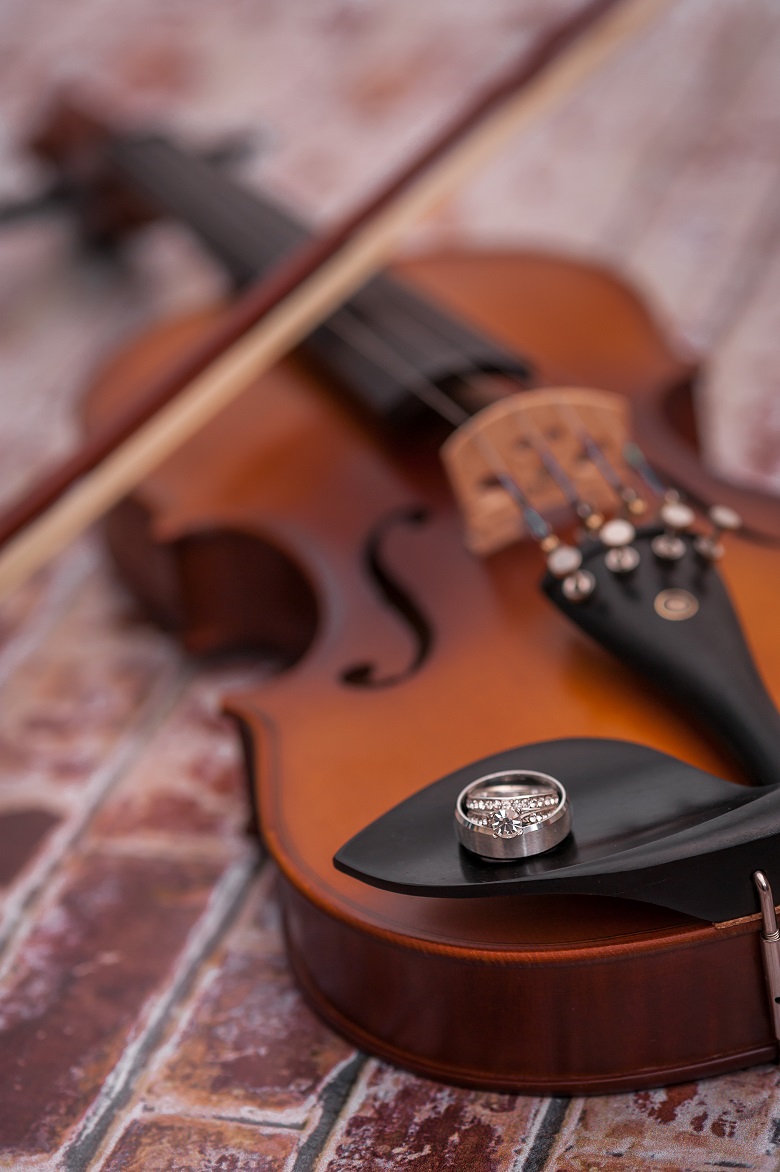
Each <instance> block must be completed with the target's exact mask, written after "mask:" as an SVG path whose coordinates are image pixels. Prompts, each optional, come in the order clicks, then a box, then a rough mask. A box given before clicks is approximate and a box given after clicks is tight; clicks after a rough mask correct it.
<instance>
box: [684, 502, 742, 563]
mask: <svg viewBox="0 0 780 1172" xmlns="http://www.w3.org/2000/svg"><path fill="white" fill-rule="evenodd" d="M707 515H708V516H709V519H710V521H712V525H713V529H712V532H711V533H707V534H705V535H704V536H703V537H697V538H696V541H695V542H694V546H695V549H696V552H697V553H698V554H700V555H701V557H703V558H706V559H707V561H708V562H717V561H719V560H720V559H721V558H722V557H723V552H724V551H723V545H722V544H721V541H720V537H721V535H722V534H723V533H735V532H736V531H737V529H741V528H742V518H741V517H740V515H739V513H738V512H737V511H736V509H732V508H730V507H729V506H728V505H713V506H712V508H711V509H710V510H709V512H708V514H707Z"/></svg>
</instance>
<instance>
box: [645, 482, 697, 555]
mask: <svg viewBox="0 0 780 1172" xmlns="http://www.w3.org/2000/svg"><path fill="white" fill-rule="evenodd" d="M661 520H662V521H663V523H664V525H665V526H666V531H665V532H664V533H659V534H658V536H657V537H654V538H653V540H652V541H651V543H650V548H651V549H652V551H653V553H654V554H655V556H656V557H658V558H661V559H662V560H663V561H666V562H676V561H677V560H678V559H679V558H681V557H682V556H683V554H684V553H685V542H684V541H683V539H682V537H681V536H680V534H681V533H688V532H689V530H690V529H691V527H692V525H693V523H694V521H695V520H696V514H695V513H694V511H693V509H692V508H691V507H690V505H686V504H684V503H683V501H681V500H675V499H673V498H672V499H669V500H667V501H665V503H664V504H663V505H661Z"/></svg>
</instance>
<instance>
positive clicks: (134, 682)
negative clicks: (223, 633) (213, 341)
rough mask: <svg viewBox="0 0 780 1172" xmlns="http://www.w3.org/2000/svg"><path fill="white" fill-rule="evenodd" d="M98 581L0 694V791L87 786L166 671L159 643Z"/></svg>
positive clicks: (167, 656) (167, 653) (166, 652)
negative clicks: (127, 619)
mask: <svg viewBox="0 0 780 1172" xmlns="http://www.w3.org/2000/svg"><path fill="white" fill-rule="evenodd" d="M122 618H123V616H122V613H121V607H120V605H119V603H118V601H117V599H116V597H115V595H114V593H113V591H112V588H111V587H109V585H108V583H107V582H106V581H105V580H104V579H103V578H102V577H101V576H100V575H96V576H95V577H93V578H92V579H91V580H90V581H89V582H88V583H86V584H85V585H84V587H83V589H82V590H81V592H80V594H79V597H78V600H77V602H76V603H75V604H74V606H73V607H72V608H71V610H70V611H69V612H68V613H67V614H66V615H65V617H64V618H63V620H62V621H61V622H60V623H58V625H57V626H56V628H55V630H54V631H53V632H52V633H51V634H50V636H49V637H48V638H47V639H46V641H45V643H43V644H42V646H40V647H39V648H37V649H36V650H35V652H34V653H33V654H32V655H31V656H30V657H29V659H27V660H26V661H25V662H24V663H23V665H22V666H21V667H19V668H18V669H17V670H16V671H15V672H14V674H13V676H12V677H11V679H10V680H9V681H8V682H7V683H6V685H5V686H4V688H3V690H2V694H0V788H1V789H3V790H6V791H9V790H12V789H18V788H20V787H21V788H23V789H24V790H25V792H26V791H28V790H29V786H30V785H31V784H33V783H34V784H36V785H40V784H41V783H48V784H55V785H57V786H59V787H62V786H65V785H66V786H68V787H69V788H75V787H78V786H79V785H83V784H84V783H85V782H87V781H89V780H91V778H92V776H93V775H94V772H95V770H96V769H97V768H98V767H99V766H101V765H102V764H103V763H104V762H105V760H106V757H107V754H108V753H109V752H110V751H111V749H112V748H113V747H114V746H115V745H116V744H117V742H118V740H119V739H120V737H121V736H122V735H123V734H125V733H126V732H127V730H128V726H129V725H131V723H132V721H133V719H134V718H135V717H136V716H137V714H138V713H139V711H140V710H141V709H142V707H143V705H144V704H145V703H146V702H147V700H148V698H149V694H150V692H151V691H152V689H153V688H154V686H155V683H156V682H157V681H158V680H159V678H160V675H161V672H162V671H163V670H164V669H166V668H169V665H170V663H171V660H172V656H171V650H170V648H169V647H168V646H167V645H166V643H165V641H164V640H163V639H162V638H161V636H159V635H158V634H156V633H155V632H153V631H151V629H150V628H147V627H142V626H140V624H138V622H137V621H135V622H134V623H132V625H131V626H130V627H129V628H125V629H123V627H122V623H121V620H122Z"/></svg>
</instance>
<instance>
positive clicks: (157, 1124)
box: [101, 1115, 299, 1172]
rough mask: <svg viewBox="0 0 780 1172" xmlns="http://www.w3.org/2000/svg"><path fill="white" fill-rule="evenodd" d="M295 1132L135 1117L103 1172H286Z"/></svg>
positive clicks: (296, 1136) (293, 1149)
mask: <svg viewBox="0 0 780 1172" xmlns="http://www.w3.org/2000/svg"><path fill="white" fill-rule="evenodd" d="M298 1139H299V1137H298V1135H296V1134H295V1132H292V1133H291V1132H287V1133H279V1132H267V1131H261V1130H260V1128H258V1127H247V1126H246V1125H245V1124H240V1123H234V1122H230V1123H228V1122H225V1121H221V1120H220V1121H217V1120H211V1121H205V1120H202V1119H188V1118H181V1117H178V1118H177V1117H175V1116H173V1117H172V1116H165V1115H162V1116H157V1117H152V1118H141V1119H134V1120H133V1121H132V1122H131V1123H130V1125H129V1126H128V1128H127V1130H126V1131H125V1133H124V1135H122V1136H121V1137H120V1139H119V1141H118V1142H117V1144H116V1146H115V1147H114V1149H113V1151H112V1152H111V1154H110V1155H109V1157H108V1159H107V1160H106V1162H105V1163H104V1164H103V1165H102V1166H101V1167H102V1172H174V1170H175V1172H282V1169H283V1168H285V1166H286V1162H287V1160H288V1159H289V1158H290V1156H291V1155H292V1153H293V1152H294V1151H295V1149H296V1147H297V1145H298Z"/></svg>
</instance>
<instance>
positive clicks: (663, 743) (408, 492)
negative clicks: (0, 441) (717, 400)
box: [84, 254, 780, 1092]
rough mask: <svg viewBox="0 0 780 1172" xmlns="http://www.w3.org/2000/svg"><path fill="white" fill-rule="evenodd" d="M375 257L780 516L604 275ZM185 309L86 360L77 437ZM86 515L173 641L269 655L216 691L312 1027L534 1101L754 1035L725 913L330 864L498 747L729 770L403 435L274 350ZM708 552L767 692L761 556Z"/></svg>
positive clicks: (764, 560) (537, 265)
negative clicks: (409, 888)
mask: <svg viewBox="0 0 780 1172" xmlns="http://www.w3.org/2000/svg"><path fill="white" fill-rule="evenodd" d="M400 273H401V276H402V277H404V278H405V279H407V280H408V281H410V282H412V283H414V284H416V285H418V286H419V287H420V288H421V289H423V290H424V291H425V292H426V293H428V294H430V295H435V296H437V297H439V298H441V300H442V301H443V302H444V303H445V305H447V304H449V306H450V307H451V308H453V309H456V310H458V311H459V312H460V313H463V314H464V315H466V316H467V318H468V319H469V320H470V321H471V322H472V323H473V324H475V325H477V326H480V327H482V328H484V329H486V330H487V331H489V332H490V333H491V334H493V335H494V336H496V337H497V338H498V339H499V340H501V341H502V342H504V343H505V344H509V345H511V346H513V347H514V348H516V350H517V351H518V352H521V353H523V354H529V355H531V356H532V360H533V363H534V367H535V370H536V372H537V384H538V385H541V386H545V385H555V384H556V383H561V382H564V383H566V384H568V385H582V386H595V387H600V388H603V389H607V390H614V391H619V392H621V393H623V394H626V395H628V396H630V397H631V403H632V408H633V410H634V414H635V419H636V423H637V434H638V438H639V439H640V441H642V442H643V444H644V446H645V448H646V450H647V452H648V455H649V456H650V458H651V460H652V462H653V463H655V464H657V465H659V466H660V467H664V465H665V462H666V461H671V462H672V463H673V465H674V469H673V472H674V480H675V481H676V483H678V484H681V485H682V486H684V487H688V489H689V491H690V492H691V493H692V494H693V495H694V496H696V497H697V498H699V499H703V500H705V501H712V500H715V499H720V500H725V501H726V502H727V503H733V504H735V505H736V506H737V507H738V508H740V510H741V511H742V512H743V514H745V516H746V520H747V521H748V525H749V526H750V528H752V529H753V530H755V531H759V532H761V533H763V534H764V535H765V536H766V535H772V534H776V533H778V532H780V504H778V503H777V502H772V501H771V500H769V499H768V498H762V497H761V496H760V495H759V494H753V493H745V492H742V491H739V490H733V491H731V490H729V489H728V488H726V487H725V486H723V485H717V483H716V482H715V481H714V480H713V479H712V478H711V477H710V476H709V475H708V474H707V473H706V472H705V471H704V470H703V469H702V468H701V465H700V462H699V460H698V457H697V454H696V452H695V449H693V448H692V447H690V446H689V444H688V443H687V441H686V440H685V438H684V437H683V436H682V435H681V434H679V433H676V432H674V431H673V430H672V429H671V427H670V426H669V425H668V419H669V418H671V417H672V416H673V415H674V409H675V404H679V402H680V400H681V396H682V395H683V394H684V393H685V392H686V391H689V389H690V382H691V377H692V373H693V371H692V367H691V365H690V364H689V363H687V362H686V361H684V360H683V359H681V358H680V357H679V356H678V355H677V354H675V353H674V352H673V351H672V350H671V349H670V348H669V347H668V345H667V344H666V343H665V342H664V340H663V337H662V335H661V333H660V331H659V330H658V328H657V326H656V325H655V323H654V322H653V321H652V319H651V318H650V316H649V315H648V314H647V312H646V311H645V310H644V309H643V308H642V307H641V305H640V304H639V302H638V301H637V300H636V299H635V298H634V297H633V296H632V295H631V294H630V293H629V291H627V290H626V289H625V287H623V286H622V285H621V284H620V283H619V282H618V281H617V280H615V279H614V278H613V277H611V276H610V275H609V274H606V273H602V272H599V271H598V270H594V269H589V268H586V267H585V266H580V265H577V264H574V263H570V262H565V261H561V260H555V259H551V258H545V257H541V256H533V255H531V256H523V255H518V256H503V255H490V254H489V255H485V256H480V255H473V256H469V255H460V254H449V255H445V256H442V257H438V258H426V259H420V260H415V261H413V262H409V263H408V264H407V265H405V266H403V267H402V268H401V269H400ZM215 312H219V311H215ZM207 316H208V315H202V316H201V317H195V318H192V319H188V320H186V321H181V322H176V323H170V324H168V325H166V326H163V327H161V328H159V329H158V330H156V331H155V332H154V333H152V334H151V335H149V336H147V337H146V338H145V339H143V340H142V341H141V342H139V343H138V344H136V345H135V346H134V347H132V348H130V349H129V350H128V351H126V352H125V353H124V354H123V355H121V356H120V357H119V358H118V359H116V360H115V361H114V362H113V363H112V364H111V365H110V366H109V367H107V368H106V369H105V370H104V371H103V372H102V374H101V375H100V377H99V378H98V379H97V380H96V381H95V383H94V385H93V387H92V388H91V391H90V393H89V395H88V397H87V399H86V402H85V407H84V418H85V426H86V428H87V430H88V431H89V429H90V428H92V427H96V426H98V425H99V424H100V423H101V422H103V421H105V419H106V418H107V417H110V414H111V412H112V411H114V410H117V409H119V408H120V407H121V406H122V405H123V403H125V402H126V401H127V397H128V396H132V395H133V394H134V393H136V392H137V389H138V388H139V387H140V386H142V385H143V382H144V379H145V378H146V376H147V374H148V373H149V372H150V371H151V370H153V369H155V368H156V367H157V366H159V364H160V363H164V362H166V361H168V360H169V359H172V358H174V357H175V356H176V355H177V353H178V352H179V350H180V348H182V347H185V346H186V345H187V344H188V343H189V342H190V341H191V340H192V338H193V337H194V336H196V335H197V332H198V331H199V330H200V329H201V328H202V326H203V323H204V321H205V320H206V318H207ZM650 419H652V420H654V423H653V424H652V426H651V425H650V424H649V420H650ZM643 421H645V422H646V423H647V426H643ZM670 471H671V470H670ZM108 535H109V540H110V543H111V547H112V550H113V552H114V555H115V557H116V559H117V562H118V563H119V565H120V568H121V569H122V570H123V572H124V573H125V575H126V577H127V578H128V580H129V581H130V583H131V584H132V585H133V587H134V588H135V590H136V592H137V594H138V596H139V597H140V598H141V600H142V601H143V602H144V603H145V604H146V605H147V606H148V607H149V609H150V610H151V611H152V612H153V613H154V614H155V615H156V616H158V617H159V618H161V619H162V620H163V621H164V622H166V623H167V624H168V625H169V626H173V627H175V628H177V629H178V630H179V631H180V632H181V633H182V635H183V637H184V640H185V642H186V643H187V645H188V646H189V647H191V648H192V649H193V650H196V651H206V652H210V651H218V650H225V649H232V648H237V647H247V646H255V647H258V648H262V649H263V650H265V651H266V652H268V651H270V652H271V653H273V654H274V655H276V656H277V657H278V659H279V662H280V664H282V665H284V666H285V668H286V670H284V671H281V672H280V673H279V674H278V675H277V676H276V677H275V678H274V679H272V680H271V681H269V682H268V683H267V684H265V685H263V686H262V687H258V688H257V689H255V690H253V691H251V692H247V693H244V694H242V695H238V696H233V697H229V698H228V699H227V702H226V703H227V708H228V710H229V711H230V712H231V713H232V714H233V715H234V716H235V717H236V719H237V720H238V722H239V726H240V728H241V730H242V734H243V739H244V744H245V746H246V757H247V765H248V771H249V775H250V777H251V788H252V794H253V802H254V805H255V809H256V812H257V820H258V827H259V831H260V834H261V836H262V838H263V840H264V842H265V843H266V845H267V847H268V849H269V851H270V853H271V854H272V856H273V858H274V859H275V861H276V863H277V864H278V867H279V870H280V873H281V879H280V893H281V902H282V910H283V917H284V927H285V935H286V939H287V944H288V950H289V955H290V959H291V963H292V966H293V969H294V971H295V974H296V977H297V979H298V981H299V984H300V985H301V988H302V989H303V990H304V992H305V994H306V995H307V997H308V998H309V1000H310V1002H311V1003H312V1004H313V1005H314V1007H315V1008H316V1009H317V1010H318V1012H320V1013H321V1014H322V1016H324V1017H325V1018H326V1019H327V1020H328V1021H329V1022H331V1024H333V1026H334V1027H335V1028H336V1029H338V1030H339V1031H340V1032H342V1033H343V1034H345V1035H346V1036H348V1037H349V1038H351V1039H352V1040H353V1041H354V1042H355V1043H356V1044H357V1045H359V1046H360V1047H362V1048H364V1049H367V1050H370V1051H372V1052H374V1053H377V1054H380V1055H381V1056H383V1057H385V1058H387V1059H389V1060H390V1061H393V1062H397V1063H399V1064H401V1065H404V1066H407V1067H410V1068H411V1069H414V1070H416V1071H418V1072H420V1073H423V1074H426V1075H430V1076H433V1077H436V1078H442V1079H446V1080H447V1081H452V1082H458V1083H464V1084H468V1085H474V1086H485V1087H492V1088H497V1089H498V1088H500V1089H506V1090H519V1091H535V1092H539V1091H544V1092H564V1091H577V1092H580V1091H584V1092H598V1091H608V1090H620V1089H627V1088H634V1087H642V1086H651V1085H657V1084H660V1083H668V1082H672V1081H676V1080H682V1079H688V1078H693V1077H699V1076H702V1075H706V1074H714V1073H718V1072H721V1071H725V1070H728V1069H732V1068H735V1067H739V1066H744V1065H748V1064H751V1063H754V1062H758V1061H762V1060H764V1059H768V1058H770V1057H771V1056H772V1054H773V1053H774V1050H775V1045H776V1043H775V1041H774V1037H773V1034H772V1027H771V1021H770V1017H769V1012H768V1009H767V1007H766V993H765V989H764V978H763V973H762V968H761V959H760V947H759V937H758V932H757V917H755V916H749V917H745V918H743V919H741V920H738V921H735V922H731V923H725V924H717V925H713V924H710V923H704V922H702V921H700V920H696V919H693V918H692V917H690V916H685V915H682V914H680V913H676V912H670V911H668V910H665V909H662V908H657V907H653V906H650V905H647V904H640V903H637V902H633V901H629V900H621V899H606V898H598V897H594V896H587V897H584V896H532V897H514V896H512V897H489V898H480V899H466V900H457V899H444V898H428V897H414V896H410V895H400V894H397V893H393V892H389V891H383V890H380V889H378V888H376V887H371V886H368V885H366V884H363V883H360V882H358V881H357V880H356V879H354V878H351V877H349V876H348V875H345V874H342V873H340V872H339V871H337V870H336V869H335V868H334V866H333V862H332V860H333V856H334V854H335V853H336V852H337V850H338V849H339V848H340V847H341V846H342V844H343V843H344V842H345V841H346V840H347V839H349V838H350V837H351V836H353V835H354V834H355V833H357V832H358V831H359V830H360V829H361V828H362V827H364V826H366V825H367V824H368V823H370V822H372V821H373V820H374V819H376V818H377V817H379V816H380V815H381V814H382V813H383V812H384V811H386V810H388V809H389V808H390V807H392V806H393V805H395V804H396V803H397V802H399V801H401V800H402V799H403V798H406V797H408V796H409V795H411V794H413V793H415V792H416V791H417V790H420V789H421V788H423V787H424V786H426V785H428V784H429V783H431V782H432V781H435V780H436V779H437V778H440V777H442V776H444V775H445V774H447V773H449V772H450V771H452V770H454V769H456V768H458V767H460V766H462V765H464V764H466V763H468V762H471V761H475V760H477V759H479V758H481V757H484V756H486V755H489V754H492V753H496V752H498V751H500V750H503V749H509V748H511V747H513V746H516V745H520V744H523V743H527V742H536V741H540V740H548V739H555V738H560V737H580V736H586V737H594V736H598V737H608V738H616V739H625V740H629V741H637V742H641V743H642V744H646V745H649V746H652V747H654V748H657V749H660V750H662V751H664V752H666V753H669V754H672V755H674V756H675V757H679V758H682V759H683V760H685V761H688V762H691V763H692V764H694V765H697V766H700V767H702V768H704V769H706V770H708V771H710V772H711V773H715V774H716V775H719V776H732V777H734V776H737V778H738V779H740V780H747V779H744V778H739V775H738V774H737V773H736V772H735V768H734V766H733V763H731V762H729V761H728V760H727V759H725V758H724V755H723V753H722V751H721V750H720V749H719V748H718V747H717V746H716V744H715V742H714V740H713V739H712V738H711V737H710V736H708V735H707V733H706V732H705V731H703V730H701V729H699V728H697V727H694V726H693V725H692V724H691V722H690V720H689V719H688V717H687V716H686V715H685V714H684V713H683V712H682V711H680V710H678V709H677V708H675V707H674V706H673V705H670V704H669V703H668V702H667V701H666V700H665V698H664V696H663V695H662V694H661V693H660V692H656V691H654V690H653V689H651V688H650V687H649V686H647V685H646V684H645V683H644V682H643V681H642V680H641V679H640V678H639V677H638V676H637V675H636V674H634V673H632V672H631V671H630V670H628V669H626V668H624V667H622V666H621V665H620V664H619V663H617V662H616V661H615V660H614V659H612V658H610V657H609V656H608V655H607V654H606V653H605V652H603V651H602V650H601V649H600V648H598V647H597V646H595V645H594V644H593V643H591V642H590V641H589V640H587V639H586V637H585V636H584V635H582V634H581V633H580V632H579V631H577V630H576V629H575V628H574V627H573V626H572V625H571V624H570V623H568V622H567V621H566V620H565V619H564V618H563V617H562V616H561V615H560V614H559V613H558V612H557V611H556V610H555V609H554V608H553V607H551V606H550V604H549V602H548V601H547V600H546V599H545V598H544V596H543V595H542V593H541V591H540V590H539V580H540V578H541V573H542V564H541V559H540V556H539V552H538V550H537V549H536V548H534V547H533V546H532V545H531V544H530V543H522V544H518V545H514V546H512V547H510V548H507V549H505V550H502V551H501V552H500V553H497V554H494V555H493V556H491V557H490V558H488V559H486V560H484V561H480V560H478V559H477V558H476V557H474V556H473V555H472V554H470V553H469V552H468V551H467V550H466V548H465V546H464V543H463V538H462V529H461V521H460V518H459V516H458V512H457V509H456V506H455V504H454V501H453V499H452V497H451V493H450V490H449V487H448V485H447V483H446V480H445V477H444V473H443V471H442V469H441V467H440V464H439V461H438V459H437V458H436V455H435V453H434V452H433V451H432V449H431V445H430V444H427V443H425V442H422V441H420V442H410V443H405V444H399V443H397V442H395V443H388V442H387V441H385V440H384V439H382V438H381V437H380V436H379V435H378V434H377V432H376V429H374V428H372V427H371V426H370V425H368V424H367V423H366V422H364V421H363V420H361V419H360V418H359V417H356V415H355V413H354V411H352V410H350V409H349V407H348V406H347V405H346V404H345V403H343V402H342V401H340V399H339V394H338V389H337V388H336V387H334V386H333V385H329V384H328V382H327V380H326V379H324V378H323V376H322V374H321V373H320V372H319V371H318V370H317V369H316V368H315V367H314V366H313V365H311V364H309V363H307V362H306V361H305V360H304V359H302V358H300V357H299V356H293V357H292V358H290V359H288V360H287V361H285V362H284V363H283V364H281V365H279V366H278V367H276V368H275V369H273V370H272V371H271V372H270V373H269V374H268V375H267V376H265V377H264V378H263V379H262V380H260V381H259V382H258V383H257V384H256V385H255V386H253V387H251V388H250V389H249V390H248V391H247V392H246V393H245V395H244V396H243V397H242V398H241V399H240V400H238V401H237V402H236V403H235V404H233V405H232V406H231V407H230V408H228V409H227V410H226V411H225V412H224V413H223V415H222V416H220V417H219V418H218V419H217V420H216V422H215V424H214V425H212V427H211V428H210V429H209V430H208V431H207V432H206V433H202V434H201V435H199V436H198V437H197V438H196V439H194V440H193V441H191V442H189V443H188V444H187V445H186V446H185V447H184V448H182V449H181V450H180V451H179V452H178V453H177V455H176V456H175V457H174V458H173V459H171V460H170V461H169V462H168V463H166V464H165V465H164V466H163V467H162V468H160V469H159V470H158V472H157V473H156V474H155V475H154V476H153V477H152V478H150V479H149V481H147V482H146V483H145V484H144V485H143V486H142V488H141V490H140V491H139V493H138V494H136V496H135V497H134V498H133V499H132V500H131V501H127V502H125V503H123V504H122V505H121V506H120V508H119V509H118V510H116V511H115V513H114V514H113V515H112V516H111V517H110V518H109V521H108ZM723 573H724V576H725V578H726V581H727V584H728V586H729V589H730V591H731V593H732V596H733V597H734V599H735V600H736V604H737V607H738V610H739V613H740V616H741V618H742V620H743V624H744V627H745V630H746V634H747V638H748V642H749V643H750V645H751V647H752V650H753V653H754V656H755V658H756V661H757V664H758V666H759V669H760V671H761V673H762V675H763V677H764V680H765V682H766V683H767V685H768V688H769V690H770V692H772V693H773V694H774V697H775V700H777V699H780V623H778V622H777V621H776V618H775V617H774V611H775V602H776V597H777V584H778V581H780V549H777V548H773V547H772V546H771V545H768V544H766V543H765V542H764V543H763V544H762V543H759V542H756V541H754V540H753V539H752V538H747V537H742V536H739V535H738V536H736V537H734V538H733V540H731V541H730V545H729V553H728V557H727V558H726V560H725V562H724V567H723Z"/></svg>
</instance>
